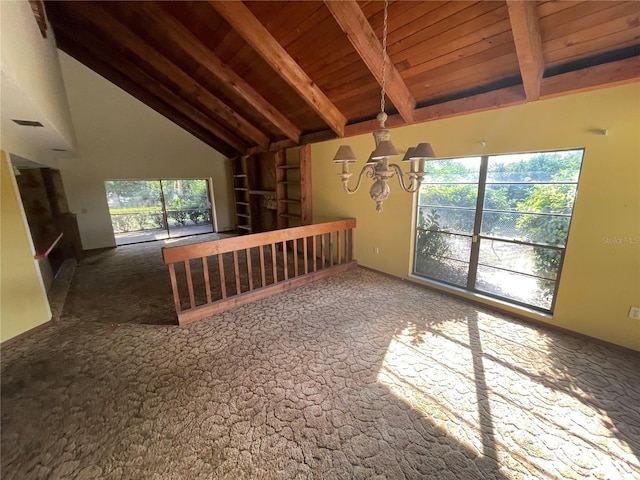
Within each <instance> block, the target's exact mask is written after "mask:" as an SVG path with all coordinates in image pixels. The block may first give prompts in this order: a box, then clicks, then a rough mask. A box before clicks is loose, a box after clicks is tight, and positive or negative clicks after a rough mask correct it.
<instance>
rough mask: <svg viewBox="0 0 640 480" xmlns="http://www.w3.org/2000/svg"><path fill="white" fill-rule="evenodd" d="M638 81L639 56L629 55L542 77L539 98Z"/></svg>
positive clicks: (639, 69)
mask: <svg viewBox="0 0 640 480" xmlns="http://www.w3.org/2000/svg"><path fill="white" fill-rule="evenodd" d="M638 81H640V57H631V58H627V59H624V60H618V61H616V62H610V63H603V64H601V65H596V66H594V67H587V68H583V69H582V70H575V71H573V72H568V73H562V74H560V75H554V76H553V77H547V78H543V79H542V86H541V88H540V98H552V97H558V96H561V95H569V94H573V93H580V92H588V91H590V90H595V89H598V88H610V87H615V86H618V85H624V84H627V83H633V82H638Z"/></svg>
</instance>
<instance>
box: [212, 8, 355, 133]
mask: <svg viewBox="0 0 640 480" xmlns="http://www.w3.org/2000/svg"><path fill="white" fill-rule="evenodd" d="M210 4H211V5H212V6H213V7H214V8H215V9H216V11H217V12H218V13H219V14H220V15H221V16H222V17H223V18H224V19H225V20H226V21H227V23H229V25H231V27H232V28H233V29H234V30H235V31H236V32H238V34H239V35H240V36H241V37H242V38H243V39H244V40H245V41H246V42H247V43H248V44H249V45H251V47H252V48H253V49H254V50H255V51H256V52H257V53H258V54H259V55H260V56H261V57H262V58H263V59H264V60H265V61H266V62H267V63H268V64H269V65H271V67H272V68H273V69H274V70H275V71H276V72H277V73H278V74H279V75H280V76H281V77H282V79H283V80H284V81H285V82H287V83H288V84H289V85H290V86H291V87H292V88H293V89H294V90H295V91H296V92H298V94H299V95H300V96H301V97H302V99H304V100H305V101H306V102H307V103H308V104H309V106H310V107H311V108H313V109H314V110H315V111H316V112H317V113H318V115H320V117H321V118H322V119H323V120H324V121H325V122H327V125H329V127H330V128H331V129H332V130H333V131H334V132H336V133H337V134H338V135H339V136H342V135H343V133H344V126H345V124H346V123H347V119H346V118H345V116H344V115H343V114H342V112H340V110H338V109H337V108H336V106H335V105H334V104H333V103H331V101H330V100H329V98H328V97H327V96H326V95H325V94H324V93H323V92H322V91H321V90H320V88H318V86H317V85H316V84H315V83H314V82H313V81H312V80H311V79H310V78H309V76H308V75H307V74H306V73H305V71H304V70H302V68H301V67H300V65H298V64H297V63H296V61H295V60H294V59H293V58H292V57H291V56H290V55H289V54H288V53H287V51H286V50H285V49H284V48H283V47H282V45H280V44H279V43H278V42H277V41H276V39H275V38H273V36H272V35H271V33H269V31H268V30H267V29H266V28H265V27H264V25H262V24H261V23H260V21H259V20H258V19H257V18H256V17H255V16H254V15H253V13H251V10H249V9H248V8H247V7H246V6H245V5H244V4H243V3H242V2H215V1H210Z"/></svg>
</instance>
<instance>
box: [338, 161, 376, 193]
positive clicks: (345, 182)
mask: <svg viewBox="0 0 640 480" xmlns="http://www.w3.org/2000/svg"><path fill="white" fill-rule="evenodd" d="M368 170H371V171H368ZM375 171H376V169H375V168H374V166H373V165H365V166H364V167H362V170H360V175H358V182H357V183H356V186H355V187H353V188H349V185H348V184H349V177H350V176H351V174H349V175H347V176H345V175H344V174H343V175H341V177H342V186H343V187H344V191H345V192H347V193H348V194H349V195H353V194H354V193H356V192H357V191H358V189H359V188H360V184H361V183H362V176H363V175H364V174H365V173H366V174H367V176H368V177H369V178H373V177H374V175H375Z"/></svg>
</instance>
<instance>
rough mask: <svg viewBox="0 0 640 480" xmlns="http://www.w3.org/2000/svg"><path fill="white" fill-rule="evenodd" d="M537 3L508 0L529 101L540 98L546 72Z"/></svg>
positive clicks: (524, 0) (510, 18) (527, 0)
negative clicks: (543, 76)
mask: <svg viewBox="0 0 640 480" xmlns="http://www.w3.org/2000/svg"><path fill="white" fill-rule="evenodd" d="M536 4H537V2H533V1H531V0H507V9H508V11H509V21H510V22H511V31H512V33H513V40H514V41H515V44H516V53H517V55H518V63H519V65H520V75H521V76H522V84H523V85H524V91H525V93H526V94H527V101H529V102H532V101H534V100H538V98H540V85H541V83H542V75H543V74H544V56H543V54H542V36H541V34H540V21H539V18H538V12H537V10H536Z"/></svg>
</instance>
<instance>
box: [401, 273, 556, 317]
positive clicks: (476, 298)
mask: <svg viewBox="0 0 640 480" xmlns="http://www.w3.org/2000/svg"><path fill="white" fill-rule="evenodd" d="M407 278H408V280H409V281H411V282H414V283H417V284H420V285H424V286H427V287H430V288H434V289H436V290H440V291H442V292H444V293H448V294H450V295H455V296H456V297H461V298H464V299H467V300H469V301H472V302H474V303H478V304H482V305H486V306H487V307H490V308H495V309H498V310H500V311H502V312H506V313H509V314H511V315H520V316H523V317H526V318H533V319H538V320H543V321H545V322H550V321H551V320H553V314H552V313H546V312H541V311H540V310H536V309H534V308H528V307H525V306H522V305H515V304H513V303H509V302H507V301H505V300H500V299H497V298H494V297H490V296H488V295H483V294H482V293H478V292H470V291H469V290H466V289H464V288H459V287H454V286H453V285H449V284H446V283H442V282H438V281H436V280H428V279H425V278H423V277H420V276H418V275H415V274H409V275H408V277H407Z"/></svg>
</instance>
